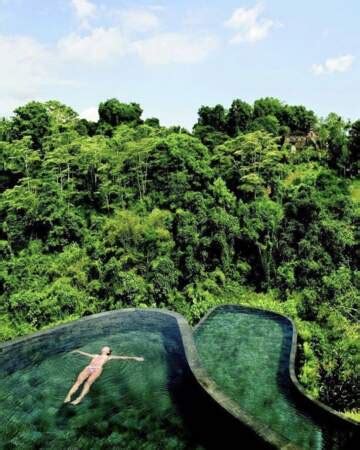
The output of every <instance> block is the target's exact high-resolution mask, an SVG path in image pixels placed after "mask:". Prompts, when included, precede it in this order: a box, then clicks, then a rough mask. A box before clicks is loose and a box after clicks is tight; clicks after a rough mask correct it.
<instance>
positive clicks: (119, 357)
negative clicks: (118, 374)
mask: <svg viewBox="0 0 360 450" xmlns="http://www.w3.org/2000/svg"><path fill="white" fill-rule="evenodd" d="M109 359H134V360H135V361H144V358H143V357H142V356H115V355H114V356H110V358H109Z"/></svg>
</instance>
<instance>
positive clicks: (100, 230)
mask: <svg viewBox="0 0 360 450" xmlns="http://www.w3.org/2000/svg"><path fill="white" fill-rule="evenodd" d="M141 113H142V110H141V108H140V106H139V105H137V104H135V103H131V104H123V103H120V102H119V101H118V100H116V99H111V100H108V101H106V102H104V103H102V104H101V105H100V107H99V114H100V120H99V122H98V123H91V122H87V121H86V120H84V119H81V120H80V119H79V118H78V116H77V114H76V113H75V112H74V111H72V110H71V109H70V108H68V107H66V106H64V105H62V104H60V103H58V102H54V101H53V102H47V103H44V104H41V103H36V102H32V103H29V104H28V105H26V106H23V107H21V108H18V109H17V110H16V111H15V113H14V116H13V117H12V118H10V119H9V120H5V119H4V120H2V121H1V123H0V139H1V141H0V193H1V196H0V224H1V228H0V255H1V262H0V318H1V327H0V339H2V340H4V339H9V338H11V337H13V336H15V335H18V334H24V333H27V332H29V331H32V330H35V329H39V328H43V327H46V326H50V325H52V324H54V323H57V322H60V321H65V320H70V319H72V318H76V317H79V316H82V315H86V314H91V313H95V312H99V311H103V310H108V309H114V308H122V307H126V306H140V307H142V306H159V307H162V306H165V307H168V308H170V309H173V310H177V311H179V312H181V313H183V314H185V315H186V317H187V318H188V319H189V320H191V321H192V322H194V321H196V320H197V319H199V318H200V317H201V315H202V314H204V313H205V312H206V310H207V309H208V308H210V307H211V306H213V305H215V304H218V303H219V302H220V303H221V302H224V301H227V302H230V303H231V302H240V303H251V304H253V305H254V306H259V305H260V306H264V307H269V308H271V309H275V310H277V311H281V312H285V313H287V314H289V315H290V316H292V317H293V318H294V319H295V320H296V323H297V325H298V327H299V333H300V342H299V350H300V364H299V374H300V379H301V381H302V382H303V384H304V385H305V387H306V389H307V390H308V391H309V392H310V393H312V394H313V395H314V396H316V397H319V398H320V399H322V400H323V401H325V402H327V403H328V404H330V405H332V406H333V407H335V408H338V409H340V410H344V409H348V410H355V409H356V408H358V407H359V401H360V392H359V386H360V383H359V378H358V377H359V373H360V370H359V328H358V326H359V325H358V323H359V308H358V307H359V288H360V273H359V271H358V270H357V267H358V263H359V251H358V247H357V245H358V242H359V203H358V200H359V194H358V191H359V181H358V179H357V178H356V176H357V174H358V170H359V162H358V161H359V159H358V155H359V148H360V122H359V121H357V122H355V123H353V124H350V123H347V122H346V121H344V120H343V119H341V118H340V117H339V116H337V115H336V114H330V115H329V116H328V117H327V118H326V119H325V120H320V119H318V118H317V117H316V116H315V114H314V113H313V112H312V111H309V110H307V109H306V108H304V107H303V106H289V105H284V104H282V103H281V102H280V101H278V100H277V99H273V98H265V99H260V100H257V101H256V102H255V104H254V105H249V104H247V103H245V102H243V101H241V100H234V102H233V103H232V105H231V107H230V109H229V110H226V109H225V108H224V107H223V106H221V105H217V106H215V107H208V106H203V107H201V108H200V110H199V120H198V123H197V124H196V125H195V126H194V130H193V133H192V134H191V133H190V132H188V131H187V130H184V129H182V128H180V127H172V128H165V127H161V126H160V124H159V121H158V120H157V119H156V118H151V119H147V120H146V121H145V122H144V121H142V119H141Z"/></svg>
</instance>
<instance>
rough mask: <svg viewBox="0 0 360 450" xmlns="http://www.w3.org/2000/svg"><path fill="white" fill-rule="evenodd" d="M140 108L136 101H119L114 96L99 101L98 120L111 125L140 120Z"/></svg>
mask: <svg viewBox="0 0 360 450" xmlns="http://www.w3.org/2000/svg"><path fill="white" fill-rule="evenodd" d="M141 114H142V109H141V108H140V105H138V104H137V103H129V104H127V103H121V102H119V100H117V99H116V98H112V99H110V100H106V102H104V103H100V106H99V117H100V121H102V122H105V123H107V124H109V125H111V126H113V127H116V126H118V125H120V124H121V123H126V122H135V123H139V122H140V117H141Z"/></svg>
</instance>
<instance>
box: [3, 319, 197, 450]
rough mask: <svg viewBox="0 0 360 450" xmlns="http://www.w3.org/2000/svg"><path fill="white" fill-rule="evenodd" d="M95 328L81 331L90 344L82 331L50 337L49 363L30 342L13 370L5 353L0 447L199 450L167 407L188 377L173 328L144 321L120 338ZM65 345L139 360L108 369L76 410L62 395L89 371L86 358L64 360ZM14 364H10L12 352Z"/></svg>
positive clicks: (110, 328) (110, 329) (111, 327)
mask: <svg viewBox="0 0 360 450" xmlns="http://www.w3.org/2000/svg"><path fill="white" fill-rule="evenodd" d="M102 322H103V323H102V324H101V325H102V326H100V327H98V329H96V327H97V326H98V323H96V327H95V329H94V324H95V322H94V323H93V324H90V325H88V327H90V328H91V327H93V329H94V332H93V333H91V334H92V335H90V336H87V335H86V327H85V326H83V325H82V327H80V328H79V330H78V331H79V332H78V333H77V332H76V329H75V330H73V329H71V330H68V331H67V337H65V338H64V337H63V336H61V335H59V336H57V337H53V336H52V335H49V336H48V341H47V342H46V343H44V345H46V346H47V347H48V348H47V353H48V354H49V356H46V354H43V353H44V352H43V351H42V350H41V343H40V344H39V343H35V344H32V343H31V342H29V344H28V347H29V348H28V353H27V354H26V351H25V350H24V349H22V352H23V354H22V360H21V361H20V362H19V368H18V369H17V370H14V367H11V364H9V360H10V358H11V356H10V355H9V352H7V354H6V355H5V356H3V359H4V360H6V361H5V363H6V364H5V367H8V368H7V373H3V374H2V375H1V383H0V404H1V410H0V442H1V445H0V447H1V448H4V449H12V448H18V449H22V450H23V449H33V448H53V449H62V448H64V449H68V448H72V449H89V448H91V449H102V448H124V449H125V448H126V449H137V450H138V449H160V448H161V449H185V448H186V449H188V448H189V449H202V448H204V447H203V446H202V444H201V442H199V441H198V440H197V438H196V437H195V436H194V434H193V433H192V431H191V430H190V429H189V427H188V426H187V425H186V424H185V418H184V417H183V416H182V414H181V413H179V411H178V406H177V404H176V400H175V399H174V393H175V391H176V389H177V388H178V387H179V385H180V384H181V383H183V376H184V375H186V374H185V372H186V371H187V367H186V364H185V363H184V359H183V354H182V349H181V346H180V344H179V340H178V339H179V337H178V335H177V333H176V327H175V325H174V324H173V325H172V328H171V327H170V328H169V329H168V330H165V331H164V328H163V324H162V323H161V326H159V323H158V320H155V321H154V320H152V321H150V322H149V323H146V321H145V326H144V320H143V318H142V319H141V323H136V320H135V321H134V324H133V326H132V325H131V322H128V323H126V324H125V326H124V328H125V329H124V330H123V331H119V328H120V329H121V324H120V327H119V323H118V321H113V320H112V319H111V320H104V319H103V320H102ZM157 328H158V329H157ZM82 331H83V332H84V335H83V336H82V335H81V334H82ZM164 335H166V337H164ZM44 339H45V338H44ZM49 340H50V342H49ZM72 341H73V342H76V344H77V345H76V347H75V348H78V349H80V350H83V351H85V352H89V353H98V352H99V350H100V348H101V347H102V346H104V345H109V346H110V347H111V348H112V350H113V354H118V355H133V356H143V357H144V358H145V360H144V362H137V361H131V360H128V361H127V360H124V361H116V360H115V361H110V362H108V363H107V364H106V365H105V367H104V370H103V373H102V375H101V377H100V378H99V379H98V380H96V381H95V383H94V384H93V386H92V388H91V390H90V392H89V394H88V395H87V396H86V397H85V398H84V399H83V401H82V403H80V404H79V405H77V406H73V405H64V404H63V400H64V398H65V396H66V393H67V391H68V390H69V388H70V387H71V385H72V383H73V382H74V381H75V379H76V377H77V375H78V373H79V372H80V371H81V370H82V369H83V368H84V367H85V366H86V365H87V364H88V363H89V358H87V357H85V356H82V355H79V354H73V353H70V348H67V347H69V343H71V342H72ZM44 342H45V341H44ZM26 345H27V344H26V343H25V344H23V346H25V347H26ZM34 345H36V347H37V348H36V349H34ZM62 347H65V348H62ZM52 351H56V354H51V352H52ZM0 355H1V354H0ZM13 356H14V358H15V359H16V357H17V356H16V352H13ZM24 360H25V361H26V362H25V363H24ZM0 366H1V356H0ZM9 367H10V369H9ZM74 398H75V397H73V399H74Z"/></svg>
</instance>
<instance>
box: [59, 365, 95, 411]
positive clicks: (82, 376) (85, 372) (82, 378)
mask: <svg viewBox="0 0 360 450" xmlns="http://www.w3.org/2000/svg"><path fill="white" fill-rule="evenodd" d="M89 375H90V372H89V371H88V369H87V368H85V369H84V370H82V371H81V372H80V373H79V375H78V377H77V380H76V381H75V383H74V384H73V386H72V388H71V389H70V391H69V392H68V394H67V396H66V398H65V400H64V403H68V402H69V401H70V400H71V396H72V395H73V394H75V392H76V391H77V390H78V389H79V387H80V386H81V385H82V383H83V382H84V381H85V380H86V378H88V377H89Z"/></svg>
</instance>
